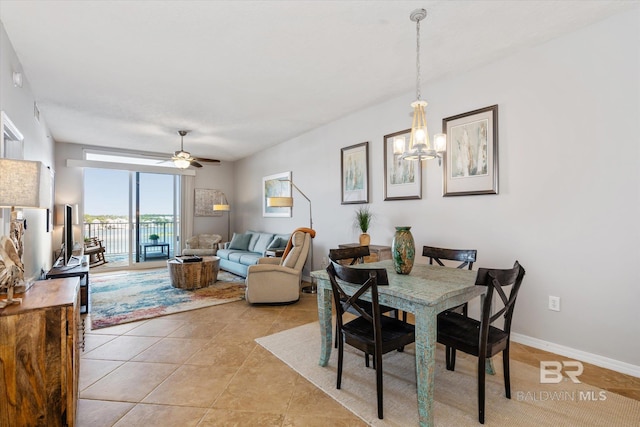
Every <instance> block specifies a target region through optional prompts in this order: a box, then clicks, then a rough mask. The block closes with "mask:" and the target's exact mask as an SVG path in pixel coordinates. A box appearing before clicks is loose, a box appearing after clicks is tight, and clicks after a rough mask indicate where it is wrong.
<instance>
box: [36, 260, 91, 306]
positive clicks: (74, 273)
mask: <svg viewBox="0 0 640 427" xmlns="http://www.w3.org/2000/svg"><path fill="white" fill-rule="evenodd" d="M71 259H72V261H71V262H72V263H69V264H68V265H60V264H61V260H62V258H59V259H58V261H56V263H55V264H54V265H53V267H52V268H51V270H49V271H48V272H47V274H46V278H47V279H60V278H64V277H79V278H80V314H87V313H89V310H90V306H89V303H90V298H89V263H88V260H87V256H83V257H71ZM73 260H75V263H74V262H73Z"/></svg>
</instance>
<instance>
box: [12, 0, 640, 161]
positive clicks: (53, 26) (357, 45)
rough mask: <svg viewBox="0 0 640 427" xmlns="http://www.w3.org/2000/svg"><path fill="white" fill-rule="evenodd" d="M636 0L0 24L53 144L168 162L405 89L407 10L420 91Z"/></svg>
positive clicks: (213, 5)
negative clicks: (422, 11) (179, 154)
mask: <svg viewBox="0 0 640 427" xmlns="http://www.w3.org/2000/svg"><path fill="white" fill-rule="evenodd" d="M637 4H638V2H637V1H636V2H633V1H631V2H630V1H605V0H603V1H584V0H582V1H515V0H511V1H473V2H472V1H449V0H447V1H440V0H438V1H109V0H102V1H55V0H48V1H45V0H40V1H24V0H20V1H14V0H2V1H0V20H1V21H2V22H3V24H4V26H5V28H6V31H7V33H8V35H9V39H10V41H11V43H12V45H13V47H14V49H15V50H16V52H17V55H18V58H19V60H20V62H21V66H22V70H21V71H23V73H24V75H25V77H26V80H27V81H28V82H29V84H30V86H31V89H32V91H33V93H34V94H35V97H36V100H37V103H38V107H39V109H40V112H41V114H42V115H43V116H44V118H45V120H46V122H47V124H48V126H49V129H50V131H51V136H52V137H53V138H54V140H56V141H61V142H68V143H78V144H87V145H95V146H104V147H117V148H126V149H132V148H133V149H136V150H140V151H147V152H155V153H167V154H168V153H173V151H175V150H178V149H179V145H180V138H179V136H178V134H177V131H178V129H189V130H191V131H192V132H191V133H190V134H189V135H187V136H186V137H185V140H184V144H185V149H186V150H187V151H190V152H191V153H192V154H193V155H195V156H200V157H209V158H216V159H221V160H223V161H234V160H237V159H240V158H243V157H245V156H247V155H250V154H252V153H254V152H257V151H260V150H262V149H264V148H266V147H269V146H272V145H275V144H278V143H280V142H283V141H286V140H288V139H290V138H293V137H295V136H298V135H301V134H303V133H305V132H307V131H309V130H311V129H314V128H316V127H318V126H321V125H323V124H325V123H328V122H331V121H333V120H335V119H337V118H339V117H341V116H344V115H346V114H348V113H350V112H354V111H357V110H359V109H362V108H364V107H367V106H369V105H372V104H375V103H377V102H381V101H384V100H387V99H390V98H394V97H397V96H401V95H406V94H407V93H413V91H415V79H416V70H415V52H416V40H415V37H416V28H415V23H413V22H411V21H410V20H409V14H410V13H411V11H412V10H414V9H416V8H419V7H423V8H426V9H427V11H428V14H429V16H427V18H426V20H424V21H422V23H421V44H422V48H421V57H422V61H421V69H422V82H423V87H424V86H426V84H427V83H428V82H429V81H431V80H434V79H440V78H446V77H448V76H451V75H455V74H459V73H464V72H465V71H468V70H470V69H473V68H475V67H478V66H481V65H483V64H485V63H489V62H492V61H494V60H497V59H499V58H502V57H505V56H508V55H510V54H512V53H514V52H516V51H518V50H520V49H523V48H526V47H529V46H532V45H535V44H539V43H543V42H545V41H547V40H549V39H551V38H554V37H557V36H559V35H562V34H564V33H568V32H571V31H574V30H576V29H578V28H580V27H583V26H586V25H588V24H590V23H593V22H595V21H598V20H602V19H604V18H606V17H607V16H609V15H612V14H615V13H618V12H621V11H623V10H625V9H629V8H631V7H636V6H637ZM568 54H570V53H568ZM422 97H423V98H424V99H427V100H428V98H429V94H428V93H424V91H423V93H422ZM409 113H410V107H409V105H407V117H408V118H409Z"/></svg>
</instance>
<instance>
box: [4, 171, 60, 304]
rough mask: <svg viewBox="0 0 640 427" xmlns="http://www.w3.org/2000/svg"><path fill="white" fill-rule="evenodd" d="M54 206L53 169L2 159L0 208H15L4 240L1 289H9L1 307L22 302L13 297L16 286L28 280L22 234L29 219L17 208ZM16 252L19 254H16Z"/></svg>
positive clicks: (12, 209)
mask: <svg viewBox="0 0 640 427" xmlns="http://www.w3.org/2000/svg"><path fill="white" fill-rule="evenodd" d="M50 206H51V171H50V170H49V168H48V167H47V166H45V165H44V164H43V163H42V162H36V161H29V160H13V159H0V207H5V208H6V207H10V208H11V227H10V232H9V237H8V238H4V239H2V243H3V244H2V249H1V250H0V254H1V255H2V257H3V258H5V259H4V261H5V266H4V268H5V269H6V270H7V271H4V272H2V273H4V274H2V276H0V277H2V282H0V287H1V288H6V289H7V299H5V300H2V301H0V307H5V306H7V305H11V304H20V302H21V299H20V298H13V293H14V289H15V287H16V286H17V285H20V284H22V283H24V264H23V262H22V254H23V252H24V247H23V243H22V236H23V234H24V229H25V221H24V219H23V218H22V212H19V211H16V208H27V209H46V208H49V207H50ZM13 251H15V255H13Z"/></svg>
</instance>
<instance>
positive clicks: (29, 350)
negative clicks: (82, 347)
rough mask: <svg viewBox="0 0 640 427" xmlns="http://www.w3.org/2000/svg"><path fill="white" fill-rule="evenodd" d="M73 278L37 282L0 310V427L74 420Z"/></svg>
mask: <svg viewBox="0 0 640 427" xmlns="http://www.w3.org/2000/svg"><path fill="white" fill-rule="evenodd" d="M79 292H80V285H79V279H78V278H77V277H75V278H66V279H54V280H42V281H37V282H35V284H34V285H33V286H32V287H31V288H29V290H28V291H27V292H25V293H24V294H22V295H20V297H22V304H19V305H10V306H7V307H5V308H4V309H0V426H70V427H73V426H74V425H75V424H76V408H77V402H78V374H79V368H80V358H79V348H78V333H77V326H78V324H79V322H80V310H78V298H79Z"/></svg>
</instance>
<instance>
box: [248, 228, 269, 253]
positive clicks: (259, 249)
mask: <svg viewBox="0 0 640 427" xmlns="http://www.w3.org/2000/svg"><path fill="white" fill-rule="evenodd" d="M272 240H273V234H267V233H260V234H259V237H258V241H257V242H256V244H255V245H254V246H253V250H252V251H251V252H256V253H259V254H260V255H262V256H264V252H265V251H266V250H267V247H268V246H269V243H271V241H272Z"/></svg>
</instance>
